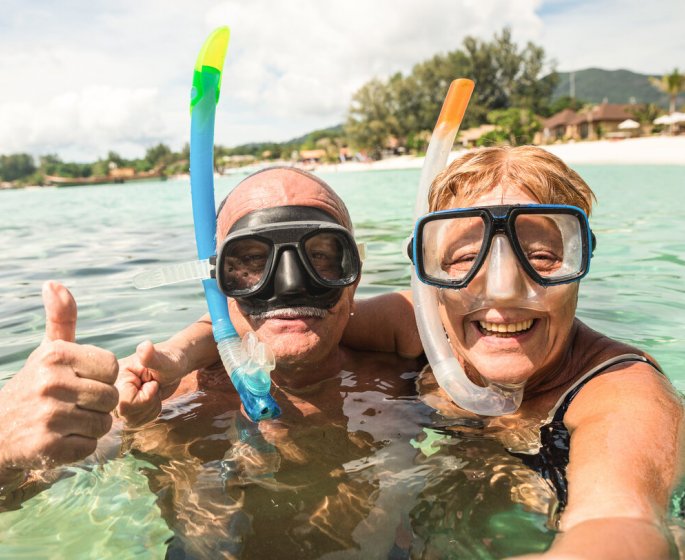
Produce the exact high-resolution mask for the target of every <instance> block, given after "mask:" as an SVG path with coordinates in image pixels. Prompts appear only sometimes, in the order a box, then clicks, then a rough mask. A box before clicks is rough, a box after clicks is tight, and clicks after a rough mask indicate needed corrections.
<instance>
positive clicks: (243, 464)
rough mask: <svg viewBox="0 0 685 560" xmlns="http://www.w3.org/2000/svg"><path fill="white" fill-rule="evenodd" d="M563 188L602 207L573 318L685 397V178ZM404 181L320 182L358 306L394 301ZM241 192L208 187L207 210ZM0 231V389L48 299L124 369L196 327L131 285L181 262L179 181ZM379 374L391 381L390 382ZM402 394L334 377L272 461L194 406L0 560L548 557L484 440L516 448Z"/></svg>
mask: <svg viewBox="0 0 685 560" xmlns="http://www.w3.org/2000/svg"><path fill="white" fill-rule="evenodd" d="M577 170H578V171H579V172H580V173H581V175H582V176H583V177H584V178H585V179H586V180H587V181H588V183H589V184H590V185H591V186H592V188H593V189H594V190H595V192H596V194H597V197H598V200H599V203H598V204H597V206H596V209H595V212H594V213H593V216H592V218H591V224H592V227H593V230H594V232H595V234H596V235H597V238H598V247H597V249H596V251H595V257H594V259H593V261H592V269H591V272H590V275H589V276H588V277H587V278H586V279H585V280H583V283H582V287H581V291H580V301H579V306H578V315H579V317H580V318H581V319H582V320H584V321H585V322H587V323H588V324H589V325H590V326H591V327H593V328H595V329H597V330H599V331H601V332H604V333H606V334H608V335H609V336H612V337H614V338H617V339H619V340H623V341H625V342H628V343H631V344H634V345H636V346H639V347H641V348H644V349H645V350H647V351H649V352H650V353H651V354H652V355H653V356H654V357H655V358H656V359H657V360H658V361H659V362H660V363H661V365H662V366H663V368H664V369H665V371H666V372H667V374H668V375H669V377H670V378H671V379H672V381H673V382H674V384H675V385H676V386H677V387H678V388H679V389H680V390H683V389H685V372H684V371H683V368H682V364H683V363H685V344H684V343H685V334H683V333H685V282H684V279H685V224H684V223H683V220H682V210H681V208H682V204H681V202H680V200H681V199H680V197H682V196H683V192H684V188H685V167H675V166H674V167H668V166H578V167H577ZM418 177H419V171H418V170H404V171H377V172H359V173H339V174H330V175H326V176H324V178H325V179H326V180H328V181H329V182H330V183H331V185H332V186H333V187H334V188H335V189H336V190H337V191H338V192H339V193H340V194H341V196H342V198H343V199H344V200H345V202H346V203H347V204H348V206H349V209H350V214H351V216H352V219H353V221H354V224H355V228H356V234H357V237H358V238H359V240H360V241H365V242H366V244H367V255H368V256H367V260H366V262H365V263H364V275H363V279H362V282H361V284H360V287H359V290H358V294H359V295H360V296H362V297H366V296H370V295H374V294H378V293H383V292H387V291H390V290H395V289H400V288H406V287H407V286H408V284H409V265H408V261H407V259H406V257H405V256H404V251H403V247H404V240H405V239H406V238H407V237H408V236H409V235H410V232H411V226H412V219H411V214H412V207H413V203H414V196H415V192H416V185H417V183H418ZM238 179H239V178H237V177H224V178H221V179H219V180H218V182H217V199H221V198H223V196H225V194H226V193H228V192H229V191H230V190H231V188H232V187H233V186H234V185H235V184H236V182H237V181H238ZM0 209H1V210H2V216H3V219H2V222H0V250H1V251H2V255H3V258H2V261H1V262H0V302H1V306H0V309H1V311H2V312H1V313H0V337H1V338H0V340H2V344H0V384H1V383H3V382H4V380H6V379H7V378H9V377H10V376H11V375H12V374H13V373H14V372H15V371H16V370H17V369H18V368H20V367H21V364H22V363H23V361H24V360H25V358H26V357H27V356H28V354H29V353H30V352H31V350H32V349H33V348H35V347H36V346H37V345H38V344H39V343H40V340H41V337H42V330H43V311H42V304H41V300H40V287H41V284H42V282H43V281H44V280H47V279H57V280H60V281H62V282H64V283H65V284H66V285H67V286H68V287H69V288H70V289H71V290H72V292H73V293H74V295H75V296H76V299H77V302H78V304H79V323H78V336H79V341H81V342H84V343H90V344H97V345H99V346H102V347H104V348H107V349H109V350H111V351H113V352H115V353H116V354H117V355H119V356H124V355H126V354H128V353H130V352H132V351H133V349H134V348H135V346H136V345H137V344H138V343H139V342H140V341H141V340H143V339H145V338H151V339H152V340H155V341H158V340H162V339H164V338H166V337H168V336H169V335H171V334H173V333H174V332H176V331H178V330H179V329H181V328H182V327H184V326H185V325H187V324H188V323H189V322H191V321H192V320H194V319H195V318H197V317H199V316H200V315H201V314H202V313H203V312H204V306H205V304H204V298H203V295H202V292H201V289H200V287H199V285H195V284H193V283H191V284H185V285H178V286H173V287H165V288H161V289H158V290H154V291H145V292H137V291H135V290H134V289H133V286H132V283H131V278H132V276H133V275H134V274H135V273H137V272H138V271H140V270H142V269H145V268H148V267H151V266H158V265H162V264H168V263H173V262H178V261H179V260H191V259H193V258H194V256H195V249H194V238H193V234H192V217H191V211H190V195H189V186H188V183H187V181H180V180H179V181H167V182H164V183H130V184H124V185H111V186H99V187H74V188H68V189H42V190H23V191H11V192H0ZM387 368H390V369H393V368H394V370H396V375H395V376H394V377H392V378H390V380H388V379H389V378H388V377H387V376H384V375H382V372H383V371H385V369H387ZM415 376H416V372H414V371H412V370H411V368H408V369H406V371H404V370H403V369H402V364H387V363H377V362H374V361H373V360H371V361H369V362H368V363H367V364H366V366H364V367H360V368H358V369H355V370H354V371H348V372H343V373H342V374H341V375H340V376H338V377H337V378H335V379H333V380H331V381H330V382H326V383H325V384H324V386H323V387H321V388H319V389H320V391H321V395H325V394H327V392H328V393H330V394H336V395H338V396H339V397H340V398H341V399H342V401H341V402H342V404H340V405H335V406H333V405H330V406H329V405H327V404H326V402H327V401H326V399H324V398H323V396H321V397H310V398H312V399H313V400H316V399H320V401H321V402H320V403H319V404H320V408H321V414H320V416H318V417H316V418H314V419H312V418H306V419H305V418H300V417H298V416H297V415H293V416H292V417H290V418H288V419H287V420H285V421H284V422H285V425H286V427H287V429H288V431H289V434H290V436H291V440H290V441H289V442H288V443H287V444H283V442H282V440H280V439H279V435H278V434H277V433H274V434H266V435H264V434H260V433H255V432H254V429H253V428H252V427H251V426H249V425H247V426H246V425H245V423H244V422H243V421H242V420H241V418H240V416H239V415H236V414H235V406H234V403H233V404H232V403H231V402H230V399H228V398H227V397H226V392H225V391H222V390H221V388H217V390H206V391H201V392H199V393H196V394H194V395H191V396H189V397H187V398H186V399H184V400H182V401H178V402H175V403H173V404H172V405H170V406H169V407H168V408H167V409H166V410H165V412H164V416H163V418H161V419H160V420H159V421H158V422H156V423H154V424H153V425H152V426H149V427H148V428H146V430H143V431H140V432H136V433H131V434H126V435H125V440H126V441H125V442H124V447H123V450H121V451H119V450H117V449H116V446H114V447H113V449H114V451H111V452H109V453H104V452H103V455H101V456H100V459H99V461H98V460H91V461H88V462H84V463H83V464H82V465H80V466H75V467H70V468H69V469H63V470H62V471H60V472H59V473H58V476H57V478H58V481H57V482H56V483H55V484H53V485H52V486H50V487H49V489H48V490H46V491H44V492H41V493H40V494H38V495H37V496H35V497H34V498H32V499H30V500H28V501H27V502H25V504H24V506H23V508H22V509H20V510H17V511H12V512H5V513H3V514H1V515H0V557H11V558H16V557H26V558H58V557H62V558H77V557H79V556H80V557H83V558H94V557H97V558H129V557H143V558H161V557H164V555H165V554H167V551H169V552H168V554H169V557H171V558H181V557H183V556H184V555H185V556H186V557H203V556H208V557H220V556H219V555H221V554H231V553H240V554H242V556H243V557H244V558H263V557H265V556H267V555H269V556H271V557H273V558H292V557H300V558H356V557H364V558H376V557H377V558H387V557H388V555H389V554H400V553H402V552H403V551H406V547H407V546H409V545H408V544H407V543H410V545H411V547H412V551H413V554H414V555H415V556H417V557H418V556H425V557H455V558H499V557H503V556H506V555H510V554H519V553H524V552H530V551H534V550H542V549H544V548H545V547H546V546H547V545H548V544H549V542H550V541H551V539H552V538H553V536H554V532H553V530H552V529H551V528H550V511H549V510H550V509H552V508H553V506H554V497H553V496H552V495H551V494H550V493H549V491H548V490H547V489H546V486H545V485H544V484H543V483H542V482H541V481H540V480H539V479H538V478H537V477H536V475H534V473H532V472H531V471H529V470H528V469H526V468H525V467H523V466H522V464H521V463H520V462H519V461H518V460H517V459H515V458H513V457H512V456H511V455H509V454H508V453H507V452H506V450H505V449H504V446H503V445H502V441H501V439H502V438H501V437H500V436H502V437H504V436H510V435H511V434H490V435H491V436H492V437H483V434H482V433H481V432H480V431H479V430H478V429H477V428H476V427H473V426H469V425H450V423H449V422H445V421H444V419H441V418H440V417H439V416H438V415H436V414H435V413H434V412H433V411H432V410H431V409H430V408H429V407H428V406H426V405H425V404H423V403H421V402H419V401H418V399H417V398H416V393H415V390H414V379H415ZM334 400H335V399H334ZM412 441H413V443H414V445H412V443H411V442H412ZM431 441H434V443H432V444H431ZM162 442H163V443H162ZM103 457H107V458H105V459H103ZM672 523H673V524H674V525H677V524H679V523H680V520H679V519H678V518H677V517H674V518H673V519H672ZM37 535H41V537H40V538H39V537H38V536H37ZM43 535H44V536H43ZM208 547H209V548H208Z"/></svg>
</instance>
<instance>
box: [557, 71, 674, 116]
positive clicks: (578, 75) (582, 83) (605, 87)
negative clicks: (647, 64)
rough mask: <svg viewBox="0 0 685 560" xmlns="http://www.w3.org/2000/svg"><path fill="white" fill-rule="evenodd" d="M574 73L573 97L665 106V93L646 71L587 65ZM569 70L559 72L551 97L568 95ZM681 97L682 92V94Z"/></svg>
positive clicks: (590, 101) (569, 88)
mask: <svg viewBox="0 0 685 560" xmlns="http://www.w3.org/2000/svg"><path fill="white" fill-rule="evenodd" d="M573 74H574V75H575V88H576V94H575V97H576V99H580V100H582V101H587V102H588V103H601V102H602V101H604V100H605V99H606V100H607V101H608V102H609V103H630V102H631V101H635V103H657V104H659V105H661V106H663V107H668V96H666V95H665V94H663V93H661V92H660V91H659V90H658V89H656V88H655V87H654V86H652V85H651V84H650V83H649V76H648V75H647V74H637V73H635V72H631V71H630V70H602V69H601V68H587V69H586V70H578V71H577V72H574V73H573ZM570 82H571V74H570V73H569V72H559V85H558V86H557V88H556V89H555V90H554V94H553V98H554V99H558V98H559V97H564V96H568V95H570V93H569V92H570V90H571V87H570ZM681 97H682V96H681Z"/></svg>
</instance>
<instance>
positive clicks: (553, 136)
mask: <svg viewBox="0 0 685 560" xmlns="http://www.w3.org/2000/svg"><path fill="white" fill-rule="evenodd" d="M633 107H635V105H632V104H629V103H627V104H618V103H600V104H599V105H595V106H593V107H588V108H586V109H581V110H580V111H574V110H573V109H564V110H563V111H560V112H559V113H556V114H555V115H552V116H551V117H550V118H548V119H545V120H544V121H543V123H542V127H543V128H542V132H541V133H539V134H538V135H536V139H535V143H536V144H550V143H552V142H564V141H568V140H600V139H601V138H627V137H629V136H634V135H636V134H639V133H640V129H635V130H633V131H625V130H622V129H620V128H619V125H620V124H621V123H622V122H624V121H626V120H629V119H633V118H635V117H634V116H633V114H632V113H631V112H630V110H631V108H633Z"/></svg>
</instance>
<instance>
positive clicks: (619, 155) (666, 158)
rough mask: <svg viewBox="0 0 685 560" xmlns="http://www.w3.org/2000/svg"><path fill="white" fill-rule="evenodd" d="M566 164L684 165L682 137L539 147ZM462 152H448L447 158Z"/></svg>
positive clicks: (329, 168) (408, 160)
mask: <svg viewBox="0 0 685 560" xmlns="http://www.w3.org/2000/svg"><path fill="white" fill-rule="evenodd" d="M542 147H543V148H544V149H546V150H548V151H550V152H551V153H553V154H555V155H556V156H558V157H560V158H561V159H563V160H564V161H565V162H566V163H568V164H569V165H574V164H626V165H636V164H638V165H650V164H651V165H685V136H653V137H648V138H630V139H625V140H600V141H597V142H574V143H568V144H553V145H550V146H542ZM462 153H464V152H463V151H462V150H460V151H454V152H452V153H451V154H450V161H451V160H453V159H454V158H456V157H458V156H459V155H461V154H462ZM422 165H423V158H422V157H415V156H399V157H393V158H388V159H384V160H381V161H374V162H369V163H360V162H347V163H341V164H328V165H317V166H316V169H315V171H316V172H317V173H336V172H343V171H371V170H383V169H415V168H420V167H421V166H422Z"/></svg>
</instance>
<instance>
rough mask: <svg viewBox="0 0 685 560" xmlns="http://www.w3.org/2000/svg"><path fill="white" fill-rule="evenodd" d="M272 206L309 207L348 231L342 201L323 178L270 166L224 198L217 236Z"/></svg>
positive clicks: (345, 211)
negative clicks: (321, 212) (322, 212)
mask: <svg viewBox="0 0 685 560" xmlns="http://www.w3.org/2000/svg"><path fill="white" fill-rule="evenodd" d="M276 206H310V207H312V208H319V209H321V210H323V211H324V212H326V213H328V214H330V215H331V216H332V217H333V218H335V219H336V220H337V221H338V223H340V225H342V226H344V227H346V228H348V229H350V231H351V230H352V223H351V220H350V216H349V213H348V212H347V208H346V207H345V204H344V203H343V201H342V200H341V199H340V197H339V196H338V195H337V194H335V192H334V191H333V190H332V189H331V188H330V187H329V186H328V185H326V184H325V183H323V181H320V180H319V179H318V178H316V177H314V176H312V175H310V174H304V173H302V172H300V171H299V170H294V169H286V168H274V169H269V170H267V171H263V172H260V173H256V174H254V175H251V176H250V177H248V178H247V179H245V180H244V181H243V182H242V183H240V184H239V185H238V186H237V187H236V188H235V189H234V190H233V191H232V192H231V193H230V194H229V195H228V197H226V200H225V201H224V203H222V206H221V207H220V209H219V216H218V223H217V235H218V236H219V237H223V236H225V235H226V232H227V231H228V230H229V229H230V228H231V226H232V225H233V224H234V223H235V222H236V221H237V220H239V219H240V218H242V217H243V216H245V215H247V214H249V213H251V212H254V211H255V210H263V209H266V208H273V207H276Z"/></svg>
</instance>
